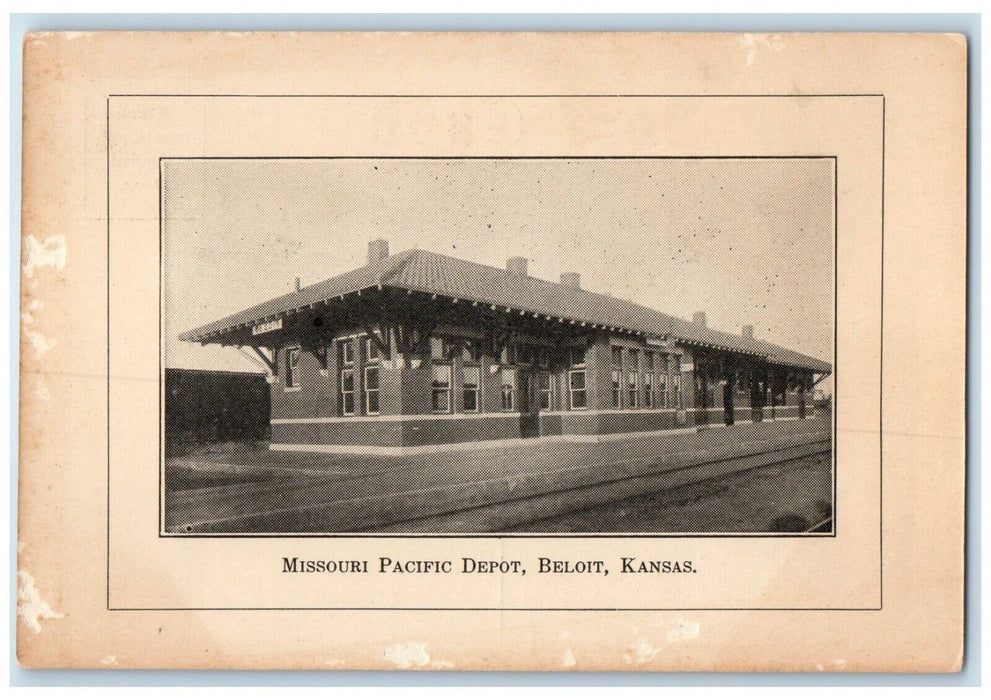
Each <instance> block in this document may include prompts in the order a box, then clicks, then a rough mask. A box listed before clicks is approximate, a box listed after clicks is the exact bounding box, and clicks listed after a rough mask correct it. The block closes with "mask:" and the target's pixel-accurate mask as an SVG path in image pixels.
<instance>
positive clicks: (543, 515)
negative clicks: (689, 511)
mask: <svg viewBox="0 0 991 700" xmlns="http://www.w3.org/2000/svg"><path fill="white" fill-rule="evenodd" d="M831 444H832V443H831V439H830V437H829V433H828V431H825V432H823V431H808V432H806V433H804V434H802V435H793V436H787V437H780V438H777V439H775V440H773V441H772V442H770V445H771V446H770V447H769V446H768V445H769V442H768V441H767V440H749V441H747V440H745V441H741V442H737V443H734V444H730V445H725V444H723V445H718V446H713V445H711V444H710V443H706V442H704V441H703V442H700V443H693V444H689V445H685V446H683V447H682V450H681V451H673V452H668V451H664V450H663V449H660V450H657V451H655V452H654V453H653V454H652V455H650V454H648V456H637V457H629V456H627V457H624V458H621V459H612V460H610V461H609V462H607V463H595V464H588V463H585V464H569V465H566V466H564V467H558V468H553V469H548V470H542V469H538V468H534V467H533V466H532V465H531V466H530V467H528V468H527V469H524V470H521V471H519V472H518V473H517V472H511V473H510V472H506V473H502V474H500V475H498V476H495V477H488V478H486V477H484V476H482V477H480V478H477V479H474V480H470V481H457V482H455V481H450V480H447V481H444V482H442V483H433V484H430V483H421V484H420V485H418V486H417V487H415V488H412V489H399V490H397V491H382V490H378V489H373V488H366V487H365V486H368V487H370V486H371V485H372V482H369V483H368V484H367V485H366V484H365V482H366V480H367V479H369V478H370V477H374V475H375V474H381V473H383V472H377V471H372V472H365V473H361V474H354V475H352V476H351V477H344V476H342V475H339V474H328V475H327V476H324V477H322V478H314V479H301V480H299V481H294V482H282V483H278V484H264V485H262V484H251V485H241V486H236V487H223V488H217V489H204V490H201V491H198V492H193V493H188V494H182V496H181V503H174V507H173V508H172V509H171V511H169V512H167V518H166V529H167V530H168V531H169V532H185V533H211V532H213V533H220V532H225V533H249V532H270V533H280V534H288V533H296V532H299V533H305V532H312V533H333V532H371V533H390V532H410V533H414V532H422V533H427V532H436V533H481V532H494V531H499V530H505V529H507V528H511V527H515V526H519V525H521V524H525V523H528V522H536V521H540V520H544V519H547V518H550V517H553V516H557V515H561V514H564V513H568V512H574V511H580V510H583V509H587V508H589V507H593V506H596V505H600V504H604V503H611V502H615V501H619V500H623V499H625V498H629V497H631V496H636V495H642V494H646V493H656V492H659V491H662V490H666V489H669V488H676V487H678V486H683V485H686V484H692V483H698V482H702V481H705V480H707V479H712V478H719V477H722V476H725V475H727V474H731V473H738V472H741V471H746V470H749V469H756V468H761V467H766V466H769V465H771V464H775V463H781V462H784V461H787V460H789V459H802V458H805V457H808V456H810V455H812V454H818V453H827V452H829V450H830V449H831ZM686 448H687V449H686ZM394 466H397V467H398V466H399V465H394ZM408 468H409V465H404V466H403V467H401V468H400V469H399V470H398V471H399V472H403V471H405V470H406V469H408ZM391 476H392V477H393V479H394V480H395V478H397V477H401V478H402V479H405V478H406V477H403V476H402V474H397V473H391ZM373 481H374V478H373ZM375 483H378V482H375ZM407 483H408V482H407ZM356 485H363V486H362V488H363V492H362V493H354V489H355V488H356ZM382 485H383V486H386V484H385V483H383V484H382ZM348 492H350V493H348Z"/></svg>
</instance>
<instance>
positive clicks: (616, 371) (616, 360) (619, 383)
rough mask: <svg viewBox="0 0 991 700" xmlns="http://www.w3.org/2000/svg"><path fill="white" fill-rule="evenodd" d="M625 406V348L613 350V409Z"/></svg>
mask: <svg viewBox="0 0 991 700" xmlns="http://www.w3.org/2000/svg"><path fill="white" fill-rule="evenodd" d="M622 405H623V348H617V347H614V348H613V349H612V407H613V408H619V407H620V406H622Z"/></svg>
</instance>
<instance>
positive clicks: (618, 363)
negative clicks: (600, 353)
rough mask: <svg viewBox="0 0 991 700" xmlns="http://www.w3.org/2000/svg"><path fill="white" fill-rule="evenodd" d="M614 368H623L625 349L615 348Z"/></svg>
mask: <svg viewBox="0 0 991 700" xmlns="http://www.w3.org/2000/svg"><path fill="white" fill-rule="evenodd" d="M612 366H613V367H622V366H623V348H617V347H613V349H612Z"/></svg>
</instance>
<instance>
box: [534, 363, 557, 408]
mask: <svg viewBox="0 0 991 700" xmlns="http://www.w3.org/2000/svg"><path fill="white" fill-rule="evenodd" d="M537 390H538V392H539V393H540V397H539V398H540V410H541V411H550V410H551V408H553V406H554V385H553V384H552V383H551V373H550V372H538V373H537Z"/></svg>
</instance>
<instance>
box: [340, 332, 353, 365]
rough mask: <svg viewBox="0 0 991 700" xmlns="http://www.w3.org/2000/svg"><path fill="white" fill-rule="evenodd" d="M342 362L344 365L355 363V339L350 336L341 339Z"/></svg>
mask: <svg viewBox="0 0 991 700" xmlns="http://www.w3.org/2000/svg"><path fill="white" fill-rule="evenodd" d="M341 364H342V365H353V364H354V339H353V338H348V339H347V340H342V341H341Z"/></svg>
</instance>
